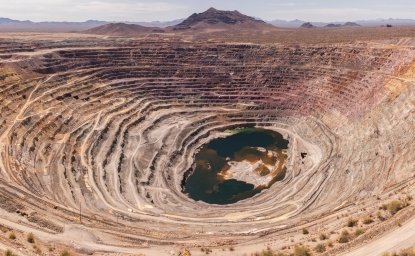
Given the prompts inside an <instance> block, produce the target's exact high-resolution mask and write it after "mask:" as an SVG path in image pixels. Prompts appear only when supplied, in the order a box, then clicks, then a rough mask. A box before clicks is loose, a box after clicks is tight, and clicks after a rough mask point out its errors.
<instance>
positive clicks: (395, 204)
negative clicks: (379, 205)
mask: <svg viewBox="0 0 415 256" xmlns="http://www.w3.org/2000/svg"><path fill="white" fill-rule="evenodd" d="M386 208H387V210H388V211H389V213H390V214H392V215H395V214H396V213H397V212H399V211H400V210H401V209H402V208H403V204H402V202H401V201H398V200H393V201H392V202H390V203H389V204H387V206H386Z"/></svg>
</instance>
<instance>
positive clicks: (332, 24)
mask: <svg viewBox="0 0 415 256" xmlns="http://www.w3.org/2000/svg"><path fill="white" fill-rule="evenodd" d="M324 27H326V28H341V27H361V26H360V25H359V24H357V23H356V22H346V23H344V24H334V23H330V24H327V25H325V26H324Z"/></svg>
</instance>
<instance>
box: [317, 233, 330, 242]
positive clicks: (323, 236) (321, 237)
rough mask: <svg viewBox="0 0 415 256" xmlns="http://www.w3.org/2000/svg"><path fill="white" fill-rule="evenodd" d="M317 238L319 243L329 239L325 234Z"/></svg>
mask: <svg viewBox="0 0 415 256" xmlns="http://www.w3.org/2000/svg"><path fill="white" fill-rule="evenodd" d="M319 238H320V240H321V241H324V240H327V239H328V238H329V237H328V236H327V235H326V234H324V233H321V234H320V237H319Z"/></svg>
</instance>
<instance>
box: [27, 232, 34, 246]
mask: <svg viewBox="0 0 415 256" xmlns="http://www.w3.org/2000/svg"><path fill="white" fill-rule="evenodd" d="M27 241H28V242H29V243H31V244H33V243H34V242H35V236H34V235H33V233H29V234H28V235H27Z"/></svg>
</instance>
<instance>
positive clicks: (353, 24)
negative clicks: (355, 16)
mask: <svg viewBox="0 0 415 256" xmlns="http://www.w3.org/2000/svg"><path fill="white" fill-rule="evenodd" d="M343 27H361V26H360V25H359V24H357V23H356V22H346V23H344V24H343Z"/></svg>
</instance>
